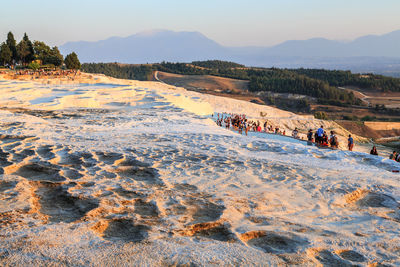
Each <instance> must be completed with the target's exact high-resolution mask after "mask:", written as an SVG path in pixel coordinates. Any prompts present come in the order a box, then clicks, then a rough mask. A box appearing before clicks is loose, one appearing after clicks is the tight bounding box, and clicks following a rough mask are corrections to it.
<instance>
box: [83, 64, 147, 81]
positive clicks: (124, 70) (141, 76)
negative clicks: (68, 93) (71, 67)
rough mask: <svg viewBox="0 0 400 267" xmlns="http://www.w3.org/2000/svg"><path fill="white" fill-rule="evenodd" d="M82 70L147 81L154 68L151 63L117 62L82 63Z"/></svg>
mask: <svg viewBox="0 0 400 267" xmlns="http://www.w3.org/2000/svg"><path fill="white" fill-rule="evenodd" d="M82 71H84V72H88V73H102V74H105V75H107V76H111V77H114V78H118V79H130V80H139V81H149V80H151V79H152V76H153V71H154V68H153V67H152V66H151V65H122V64H118V63H84V64H82Z"/></svg>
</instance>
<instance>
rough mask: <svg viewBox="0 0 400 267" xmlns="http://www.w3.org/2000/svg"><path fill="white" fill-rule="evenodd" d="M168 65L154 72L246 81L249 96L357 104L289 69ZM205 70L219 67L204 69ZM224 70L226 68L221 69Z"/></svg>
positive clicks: (215, 63)
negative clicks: (273, 94)
mask: <svg viewBox="0 0 400 267" xmlns="http://www.w3.org/2000/svg"><path fill="white" fill-rule="evenodd" d="M193 63H195V62H192V64H188V63H169V62H163V63H160V64H155V65H154V66H155V67H156V69H157V70H160V71H166V72H172V73H177V74H186V75H216V76H221V77H227V78H234V79H241V80H248V81H249V90H250V91H252V92H261V91H271V92H276V93H291V94H300V95H307V96H312V97H315V98H317V99H318V100H319V101H321V102H323V101H324V102H326V104H333V105H354V104H360V101H359V100H358V99H357V98H355V97H354V94H353V93H351V92H346V91H343V90H340V89H337V88H335V87H333V86H331V85H330V84H329V83H328V82H326V81H324V80H319V79H314V78H311V77H308V76H306V75H303V74H300V73H297V72H295V71H293V70H288V69H277V68H269V69H268V68H243V66H242V65H240V67H237V68H232V63H231V62H226V63H225V64H224V63H223V62H221V61H205V63H204V64H202V68H198V67H197V66H199V65H200V64H199V63H198V62H196V64H193ZM204 66H218V67H219V68H206V67H204ZM224 66H225V67H224Z"/></svg>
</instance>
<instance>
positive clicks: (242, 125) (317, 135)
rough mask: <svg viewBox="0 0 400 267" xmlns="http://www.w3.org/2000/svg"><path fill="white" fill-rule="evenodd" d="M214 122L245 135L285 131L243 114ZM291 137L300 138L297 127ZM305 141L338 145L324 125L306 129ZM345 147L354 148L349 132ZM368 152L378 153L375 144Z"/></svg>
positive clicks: (394, 157) (220, 117) (399, 157)
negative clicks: (314, 128) (252, 119)
mask: <svg viewBox="0 0 400 267" xmlns="http://www.w3.org/2000/svg"><path fill="white" fill-rule="evenodd" d="M216 123H217V125H218V126H221V127H225V128H226V129H231V128H232V129H233V130H236V131H238V132H239V133H240V134H243V133H244V134H246V135H247V134H248V132H249V131H253V132H265V133H275V134H281V135H286V131H285V130H281V129H280V128H279V127H278V126H275V127H274V126H273V125H272V124H268V122H267V121H265V122H264V124H263V127H261V123H260V121H251V120H249V119H247V118H246V115H244V114H232V113H222V114H219V113H218V114H217V120H216ZM292 137H293V138H296V139H301V137H300V135H299V130H298V129H297V127H296V128H295V129H294V130H293V131H292ZM307 141H308V142H309V143H315V144H316V145H317V146H319V147H331V148H333V149H337V148H338V147H339V139H338V137H337V135H336V133H335V131H330V135H329V136H328V134H327V133H326V131H325V130H324V126H322V125H321V127H320V128H318V129H317V131H315V132H313V130H312V129H310V130H309V131H308V133H307ZM347 148H348V149H349V151H353V148H354V139H353V137H352V136H351V134H349V136H348V139H347ZM370 154H371V155H376V156H377V155H378V151H377V149H376V146H373V147H372V149H371V151H370ZM390 159H392V160H395V161H398V162H400V153H397V152H396V151H393V153H392V154H391V155H390Z"/></svg>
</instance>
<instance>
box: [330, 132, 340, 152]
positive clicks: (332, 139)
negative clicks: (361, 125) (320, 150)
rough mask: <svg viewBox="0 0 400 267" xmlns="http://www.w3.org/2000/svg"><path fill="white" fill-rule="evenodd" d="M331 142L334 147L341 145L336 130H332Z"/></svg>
mask: <svg viewBox="0 0 400 267" xmlns="http://www.w3.org/2000/svg"><path fill="white" fill-rule="evenodd" d="M329 143H330V145H331V147H332V148H338V147H339V141H338V138H337V136H336V134H335V132H334V131H331V136H330V138H329Z"/></svg>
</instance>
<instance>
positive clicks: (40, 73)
mask: <svg viewBox="0 0 400 267" xmlns="http://www.w3.org/2000/svg"><path fill="white" fill-rule="evenodd" d="M0 74H9V75H13V76H14V77H18V76H28V75H29V76H33V77H36V78H41V77H49V78H53V77H54V78H55V77H67V78H70V77H75V76H76V75H78V74H79V70H45V69H39V70H31V69H25V70H16V71H0Z"/></svg>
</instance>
